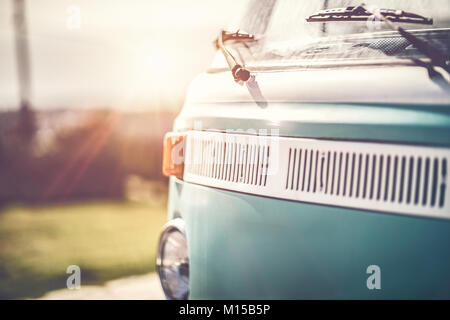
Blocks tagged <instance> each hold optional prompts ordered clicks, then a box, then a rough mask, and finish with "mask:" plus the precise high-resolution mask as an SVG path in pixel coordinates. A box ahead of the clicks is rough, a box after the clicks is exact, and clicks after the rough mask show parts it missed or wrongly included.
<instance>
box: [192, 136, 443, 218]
mask: <svg viewBox="0 0 450 320" xmlns="http://www.w3.org/2000/svg"><path fill="white" fill-rule="evenodd" d="M449 156H450V151H449V149H447V148H434V147H422V146H409V145H397V144H384V143H363V142H348V141H345V142H344V141H331V140H315V139H300V138H285V137H273V136H255V135H245V134H225V133H218V132H200V131H190V132H189V133H188V135H187V144H186V165H185V173H184V180H185V181H187V182H192V183H197V184H202V185H206V186H211V187H217V188H223V189H228V190H232V191H238V192H245V193H250V194H255V195H260V196H269V197H275V198H281V199H288V200H297V201H302V202H311V203H316V204H324V205H333V206H342V207H350V208H358V209H366V210H372V211H382V212H392V213H400V214H413V215H421V216H429V217H441V218H450V206H449V204H448V202H449V201H448V197H449V194H448V193H449V190H448V188H447V185H448V175H447V163H448V159H449Z"/></svg>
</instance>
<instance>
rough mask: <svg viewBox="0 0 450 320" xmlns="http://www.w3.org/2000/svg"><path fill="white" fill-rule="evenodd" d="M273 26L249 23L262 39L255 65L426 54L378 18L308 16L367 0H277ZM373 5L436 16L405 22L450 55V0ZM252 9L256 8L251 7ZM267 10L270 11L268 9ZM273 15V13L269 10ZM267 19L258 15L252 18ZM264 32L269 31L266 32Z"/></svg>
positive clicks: (251, 54)
mask: <svg viewBox="0 0 450 320" xmlns="http://www.w3.org/2000/svg"><path fill="white" fill-rule="evenodd" d="M251 2H253V1H251ZM265 2H270V3H271V4H272V5H273V7H272V8H271V10H270V18H268V19H267V21H268V23H267V26H266V27H265V28H264V29H262V28H261V26H260V25H258V26H256V25H255V26H253V25H252V23H248V21H247V23H245V21H244V22H243V25H245V26H246V27H247V29H245V31H248V32H250V33H252V32H254V33H256V34H257V35H258V33H259V36H260V37H261V40H260V41H257V42H256V43H255V44H253V45H251V46H247V47H246V48H245V50H239V51H242V52H243V51H248V52H247V53H242V52H241V54H244V56H245V58H246V61H252V62H253V63H254V64H258V63H259V62H263V61H267V60H280V61H286V60H287V61H292V60H297V61H299V62H305V63H311V62H315V61H319V62H323V61H324V60H327V61H330V60H333V61H336V60H342V59H345V60H349V59H350V60H361V59H366V60H367V59H371V60H373V59H386V58H394V59H397V58H412V57H414V58H421V57H423V56H422V55H421V54H420V52H418V51H417V50H416V49H415V48H414V46H411V44H410V43H409V42H408V41H407V40H406V39H404V38H403V37H401V36H400V35H399V34H398V33H397V32H394V31H392V30H391V29H390V28H389V27H388V26H386V25H385V24H384V23H383V22H381V21H377V20H376V19H373V18H372V19H368V20H367V21H329V22H307V21H306V18H308V17H309V16H311V15H313V14H316V13H317V12H319V11H320V10H324V9H334V8H345V7H349V6H358V5H360V4H361V3H362V0H309V1H298V0H277V1H270V0H265ZM366 3H367V6H368V7H371V8H372V9H376V8H379V9H398V10H403V11H407V12H411V13H415V14H418V15H421V16H424V17H427V18H432V19H433V24H432V25H421V24H413V23H401V24H400V25H401V26H402V27H403V28H404V29H406V30H409V31H410V32H412V33H414V34H415V35H416V36H417V37H419V38H422V39H423V40H424V41H427V42H429V43H430V44H432V45H433V46H434V47H435V48H437V49H439V50H440V51H441V52H443V53H444V54H447V55H448V54H450V1H449V0H373V1H366ZM249 9H250V8H249ZM266 11H267V10H266ZM266 15H268V14H266ZM253 21H254V23H255V24H256V23H259V24H260V23H261V21H260V20H258V19H253V20H252V22H253ZM261 30H263V33H262V32H261Z"/></svg>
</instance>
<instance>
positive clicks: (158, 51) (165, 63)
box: [145, 46, 174, 80]
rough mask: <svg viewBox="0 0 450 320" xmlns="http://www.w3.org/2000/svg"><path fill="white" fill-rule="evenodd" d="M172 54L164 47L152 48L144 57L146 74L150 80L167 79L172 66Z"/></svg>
mask: <svg viewBox="0 0 450 320" xmlns="http://www.w3.org/2000/svg"><path fill="white" fill-rule="evenodd" d="M172 59H173V54H172V52H171V51H170V50H169V49H168V48H166V47H162V46H161V47H152V48H149V49H148V50H147V53H146V56H145V67H146V73H147V74H148V75H149V76H151V77H152V78H156V79H161V80H164V79H167V78H168V76H169V74H170V73H171V71H172V65H173V64H174V61H173V60H172Z"/></svg>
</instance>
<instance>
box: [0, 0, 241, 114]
mask: <svg viewBox="0 0 450 320" xmlns="http://www.w3.org/2000/svg"><path fill="white" fill-rule="evenodd" d="M12 1H14V0H0V110H7V109H15V108H17V106H18V104H19V97H18V85H17V83H18V80H17V73H16V67H17V66H16V61H15V53H14V50H15V47H14V38H13V35H14V34H13V24H12V22H13V20H12V19H13V17H12V11H13V10H12V9H13V7H12ZM25 1H26V15H27V23H28V33H29V44H30V55H31V74H32V77H31V79H32V105H33V107H34V108H36V109H51V108H58V109H59V108H92V107H114V108H119V109H127V110H147V109H154V108H160V109H163V108H173V107H174V106H178V105H179V103H180V101H182V99H183V96H184V93H185V90H186V87H187V85H188V84H189V82H190V81H191V80H192V79H193V78H194V77H195V75H196V74H198V73H200V72H202V71H204V70H205V69H206V68H207V67H208V65H209V64H210V62H211V61H212V59H213V56H214V54H215V49H214V47H213V45H212V41H213V40H214V38H215V36H216V35H217V33H218V32H219V30H220V29H222V28H227V27H229V26H233V25H236V21H238V19H239V15H237V12H242V10H243V9H245V6H246V1H242V0H227V1H217V0H191V1H186V0H160V1H156V0H128V1H127V0H71V1H69V0H33V1H30V0H25Z"/></svg>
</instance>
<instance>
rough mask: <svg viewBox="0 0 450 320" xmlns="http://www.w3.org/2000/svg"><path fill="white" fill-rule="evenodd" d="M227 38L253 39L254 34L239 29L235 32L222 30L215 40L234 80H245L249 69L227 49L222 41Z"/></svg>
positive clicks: (247, 77)
mask: <svg viewBox="0 0 450 320" xmlns="http://www.w3.org/2000/svg"><path fill="white" fill-rule="evenodd" d="M229 40H235V41H249V40H250V41H253V40H255V36H254V35H252V34H248V33H244V32H239V30H238V31H236V32H228V31H225V30H222V31H221V32H220V34H219V36H218V37H217V39H216V41H215V44H216V47H217V48H218V49H220V51H222V53H223V55H224V57H225V59H226V60H227V63H228V66H229V67H230V71H231V74H232V75H233V78H234V81H236V82H238V83H239V82H247V81H248V80H249V79H250V71H249V70H248V69H246V68H245V67H244V66H243V62H242V64H240V63H239V62H238V61H237V59H236V58H235V57H234V56H233V55H232V54H231V53H230V51H228V49H227V48H226V46H225V45H224V43H225V42H226V41H229Z"/></svg>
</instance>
